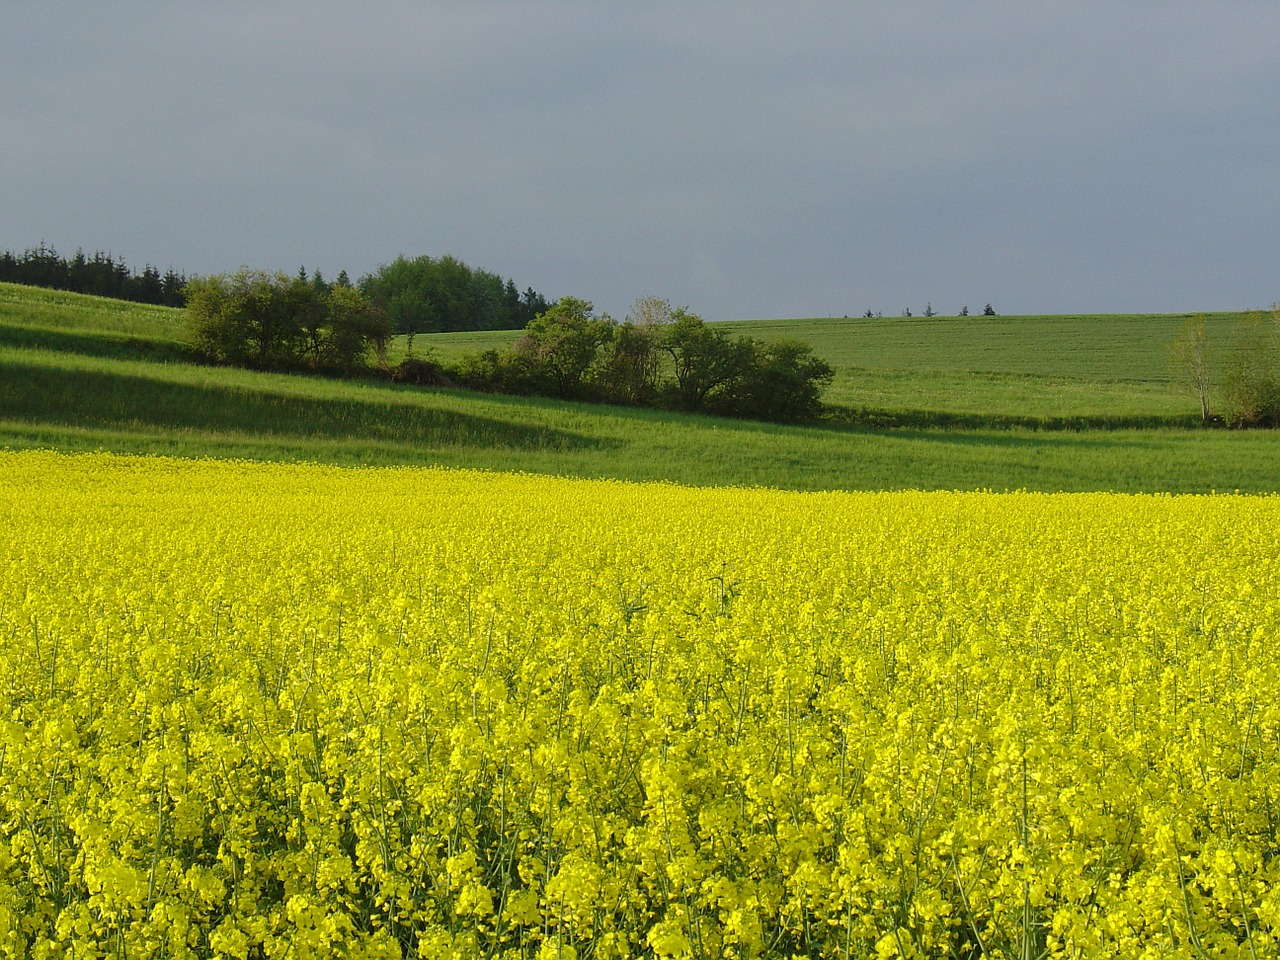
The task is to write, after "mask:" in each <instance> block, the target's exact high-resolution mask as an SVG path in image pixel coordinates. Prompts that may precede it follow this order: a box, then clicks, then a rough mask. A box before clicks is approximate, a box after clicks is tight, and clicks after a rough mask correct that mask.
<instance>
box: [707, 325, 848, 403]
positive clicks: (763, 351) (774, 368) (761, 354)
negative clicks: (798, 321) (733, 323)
mask: <svg viewBox="0 0 1280 960" xmlns="http://www.w3.org/2000/svg"><path fill="white" fill-rule="evenodd" d="M740 342H742V343H745V344H747V345H748V346H749V348H750V353H749V355H746V356H745V357H744V360H745V363H744V366H743V368H742V369H741V370H740V371H739V373H738V375H737V376H736V377H735V378H734V380H733V381H732V382H731V383H730V384H729V386H728V389H727V390H726V392H725V396H724V399H723V400H722V401H721V403H720V404H718V405H717V406H718V407H719V409H722V410H724V411H725V412H727V413H729V414H730V415H732V416H738V417H749V418H751V419H754V420H779V421H783V422H792V423H793V422H797V421H801V420H813V419H816V418H817V417H818V416H819V414H821V413H822V400H821V394H822V388H823V387H825V386H826V385H827V384H829V383H831V381H832V379H833V378H834V376H835V371H834V370H832V369H831V365H830V364H828V363H827V362H826V361H824V360H821V359H819V358H817V357H815V356H814V355H813V349H812V348H811V347H810V346H809V345H808V344H806V343H801V342H800V341H799V340H777V341H774V342H773V343H766V342H764V341H761V340H753V339H746V338H744V339H743V340H742V341H740ZM713 409H714V408H713Z"/></svg>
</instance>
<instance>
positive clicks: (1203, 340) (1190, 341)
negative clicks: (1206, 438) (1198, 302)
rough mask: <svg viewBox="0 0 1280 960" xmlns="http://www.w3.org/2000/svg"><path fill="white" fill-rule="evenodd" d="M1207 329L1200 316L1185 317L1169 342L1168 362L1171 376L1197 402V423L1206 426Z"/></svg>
mask: <svg viewBox="0 0 1280 960" xmlns="http://www.w3.org/2000/svg"><path fill="white" fill-rule="evenodd" d="M1210 354H1211V351H1210V349H1209V329H1208V326H1207V325H1206V323H1205V317H1204V314H1203V313H1201V314H1197V315H1196V316H1194V317H1189V318H1188V319H1187V322H1186V323H1185V324H1184V325H1183V327H1182V329H1181V330H1180V331H1179V332H1178V336H1177V337H1176V338H1175V339H1174V341H1173V347H1172V349H1171V360H1172V363H1173V367H1174V372H1175V374H1176V375H1177V376H1178V377H1179V378H1180V379H1181V380H1182V381H1183V382H1184V383H1186V385H1187V386H1188V387H1190V388H1191V390H1192V391H1193V392H1194V393H1195V395H1196V398H1197V399H1198V400H1199V401H1200V420H1201V422H1202V423H1207V422H1208V421H1209V418H1210V413H1209V389H1210V387H1211V386H1212V385H1213V378H1212V376H1211V364H1210V359H1211V356H1210Z"/></svg>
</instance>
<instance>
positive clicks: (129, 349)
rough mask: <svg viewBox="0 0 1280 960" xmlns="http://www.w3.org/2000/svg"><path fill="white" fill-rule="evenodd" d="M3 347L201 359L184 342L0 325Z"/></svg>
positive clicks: (166, 360) (166, 359)
mask: <svg viewBox="0 0 1280 960" xmlns="http://www.w3.org/2000/svg"><path fill="white" fill-rule="evenodd" d="M0 346H3V347H20V348H22V349H26V350H55V351H57V352H59V353H73V354H79V355H80V356H84V357H105V358H107V359H110V360H151V361H154V362H160V363H195V362H198V361H199V359H200V358H199V356H198V355H197V354H196V352H195V350H193V349H192V348H191V347H189V346H187V345H186V344H184V343H177V342H175V341H173V340H148V339H146V338H145V337H131V336H128V335H125V334H118V333H93V332H91V331H87V330H51V329H49V328H48V327H21V326H7V325H5V324H0Z"/></svg>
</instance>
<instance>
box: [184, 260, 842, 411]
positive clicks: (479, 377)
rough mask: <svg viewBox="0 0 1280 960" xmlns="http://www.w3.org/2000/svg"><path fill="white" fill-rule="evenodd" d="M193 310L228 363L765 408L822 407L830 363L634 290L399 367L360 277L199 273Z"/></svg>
mask: <svg viewBox="0 0 1280 960" xmlns="http://www.w3.org/2000/svg"><path fill="white" fill-rule="evenodd" d="M187 317H188V322H189V324H190V327H191V333H192V340H193V342H194V344H195V346H196V348H197V349H198V350H199V351H201V352H202V353H203V354H204V355H205V356H206V357H207V358H208V359H210V360H212V361H214V362H218V363H227V364H234V365H239V366H249V367H254V368H257V369H264V370H298V369H303V370H313V371H318V372H325V373H333V374H339V375H351V374H358V373H365V374H374V375H386V376H391V377H392V378H393V379H395V380H398V381H401V382H407V383H416V384H423V385H437V386H462V387H466V388H469V389H474V390H484V391H490V392H498V393H509V394H525V395H536V396H548V397H557V398H560V399H565V400H585V401H594V402H600V403H615V404H626V405H630V406H644V407H659V408H664V409H677V410H685V411H691V412H692V411H701V412H706V413H714V414H720V415H723V416H735V417H748V418H752V419H760V420H782V421H798V420H806V419H811V418H813V417H816V416H817V415H818V414H819V413H820V412H821V402H820V393H821V389H822V387H823V386H825V385H826V384H828V383H830V382H831V379H832V375H833V371H832V369H831V367H830V366H829V365H828V364H827V363H825V362H824V361H822V360H820V359H818V358H817V357H815V356H814V355H813V351H812V350H811V349H810V348H809V346H808V345H806V344H803V343H800V342H799V341H795V340H781V341H775V342H765V341H762V340H756V339H754V338H751V337H735V336H732V335H730V334H729V333H728V332H727V331H726V330H725V329H724V328H719V327H715V326H713V325H710V324H707V323H705V322H704V321H703V320H702V318H701V317H698V316H697V315H696V314H693V313H690V312H689V311H687V310H684V309H679V308H675V309H673V308H672V307H671V305H670V304H669V303H668V302H667V301H665V300H661V299H658V298H656V297H646V298H643V299H641V300H639V301H637V303H636V305H635V307H634V308H633V309H632V311H631V314H630V315H629V316H628V317H627V318H626V320H624V321H623V322H621V323H619V322H616V321H614V320H613V319H612V318H611V317H609V316H608V315H607V314H599V315H597V314H596V313H595V312H594V308H593V307H592V305H591V304H590V303H589V302H587V301H585V300H580V299H577V298H575V297H562V298H561V299H559V300H558V301H556V302H555V303H554V304H550V305H549V306H547V308H546V309H545V310H543V311H541V312H540V313H538V314H537V315H535V316H534V317H533V318H532V319H531V320H530V321H529V322H528V324H527V325H526V326H525V328H524V334H523V335H522V336H521V337H520V338H519V339H518V340H517V341H516V342H515V343H514V344H513V345H512V346H511V347H510V348H509V349H507V350H503V351H499V350H487V351H484V352H481V353H475V354H469V355H466V356H464V357H462V358H461V359H460V360H458V361H457V362H456V363H453V364H450V365H447V366H446V365H445V364H443V363H440V362H439V361H436V360H434V359H432V358H431V357H430V356H428V357H426V358H418V357H414V356H413V355H412V346H410V356H409V357H408V358H406V359H405V360H404V361H403V362H401V363H400V364H399V365H398V366H397V367H396V368H395V369H394V370H392V369H389V368H388V365H387V357H386V349H387V343H388V341H389V339H390V337H391V336H392V335H393V333H394V332H395V325H394V323H393V322H392V319H391V315H390V313H389V311H388V310H387V309H386V308H385V307H384V306H382V304H380V303H379V302H378V301H377V300H375V299H374V297H372V296H370V295H369V294H368V293H367V292H366V291H365V290H363V289H360V288H359V287H356V286H353V285H351V284H350V283H349V282H347V283H345V284H344V283H342V282H336V283H333V284H327V283H325V282H324V281H323V278H317V277H315V276H312V277H308V276H307V274H306V271H305V270H301V271H299V273H298V275H296V276H292V277H290V276H287V275H286V274H284V273H267V272H263V271H256V270H249V269H248V268H242V269H241V270H240V271H238V272H236V273H234V274H222V275H218V276H213V277H197V278H195V279H193V280H191V281H189V282H188V284H187ZM410 336H411V337H412V334H410ZM410 344H412V340H410Z"/></svg>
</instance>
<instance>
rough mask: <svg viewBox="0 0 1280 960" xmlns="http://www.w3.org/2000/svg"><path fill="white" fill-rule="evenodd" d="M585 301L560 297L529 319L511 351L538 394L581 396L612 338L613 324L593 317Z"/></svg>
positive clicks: (602, 318)
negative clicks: (537, 388)
mask: <svg viewBox="0 0 1280 960" xmlns="http://www.w3.org/2000/svg"><path fill="white" fill-rule="evenodd" d="M592 310H593V307H592V305H591V304H590V303H589V302H588V301H586V300H579V299H577V298H576V297H562V298H561V299H560V300H559V301H557V302H556V304H555V305H554V306H553V307H551V309H549V310H547V311H546V312H545V313H541V314H539V315H538V316H536V317H534V318H533V319H532V320H530V321H529V325H528V326H527V327H525V334H524V336H523V337H521V338H520V339H519V340H517V341H516V343H515V346H514V347H512V352H513V353H514V354H515V356H516V358H517V360H518V361H519V362H521V363H523V364H524V366H525V368H526V369H527V371H528V373H529V377H530V379H531V381H532V382H533V383H534V384H537V385H539V386H541V387H542V389H539V390H537V391H536V392H538V393H548V394H550V395H552V396H556V397H560V398H561V399H563V400H569V399H574V398H584V397H586V396H588V394H589V393H590V392H592V391H589V389H588V382H587V381H588V374H589V372H591V371H592V369H593V367H595V366H596V364H597V361H598V358H599V354H600V350H601V348H602V347H604V346H605V345H606V344H608V343H610V342H611V341H612V340H613V336H614V326H613V323H612V321H611V320H610V319H609V318H608V317H607V316H604V317H597V316H596V315H595V314H594V313H592Z"/></svg>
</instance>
